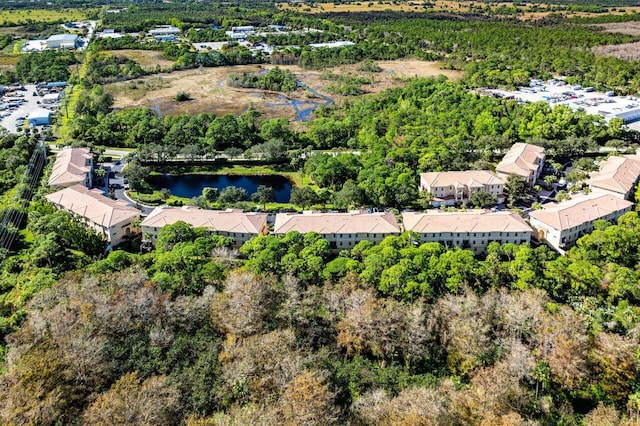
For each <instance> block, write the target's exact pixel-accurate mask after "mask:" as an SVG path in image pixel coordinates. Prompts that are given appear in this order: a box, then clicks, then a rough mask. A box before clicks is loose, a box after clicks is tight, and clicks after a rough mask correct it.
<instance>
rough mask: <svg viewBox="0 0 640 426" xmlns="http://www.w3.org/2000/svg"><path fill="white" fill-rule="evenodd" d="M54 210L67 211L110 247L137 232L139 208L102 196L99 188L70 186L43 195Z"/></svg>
mask: <svg viewBox="0 0 640 426" xmlns="http://www.w3.org/2000/svg"><path fill="white" fill-rule="evenodd" d="M45 198H46V199H47V200H49V202H51V203H52V204H54V205H55V206H56V207H57V208H58V209H61V210H66V211H68V212H71V213H73V214H75V215H77V216H79V217H80V218H82V221H83V222H84V223H85V225H87V226H88V227H89V228H91V229H93V230H94V231H95V232H96V233H97V234H99V235H101V236H102V237H103V238H104V239H105V240H106V241H107V242H109V245H110V246H111V247H114V246H117V245H119V244H121V243H123V242H124V241H126V240H127V239H129V238H130V237H131V236H132V235H134V234H136V233H137V232H138V228H137V227H136V222H137V221H139V220H140V211H139V210H138V209H136V208H134V207H132V206H130V205H128V204H127V203H125V202H124V201H121V200H112V199H111V198H108V197H105V196H104V195H103V193H102V191H100V190H99V189H88V188H86V187H84V186H82V185H74V186H70V187H69V188H65V189H62V190H60V191H58V192H54V193H53V194H49V195H47V196H46V197H45Z"/></svg>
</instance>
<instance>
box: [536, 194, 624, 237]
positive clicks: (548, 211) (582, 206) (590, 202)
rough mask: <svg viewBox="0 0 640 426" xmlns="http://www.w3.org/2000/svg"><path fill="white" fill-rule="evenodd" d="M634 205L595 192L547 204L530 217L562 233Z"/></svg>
mask: <svg viewBox="0 0 640 426" xmlns="http://www.w3.org/2000/svg"><path fill="white" fill-rule="evenodd" d="M632 205H633V203H631V202H630V201H627V200H623V199H622V198H620V197H616V196H614V195H611V194H606V193H602V192H594V193H591V194H589V195H586V196H578V197H575V198H573V199H571V200H568V201H563V202H561V203H556V204H545V205H544V207H543V209H542V210H536V211H533V212H531V213H530V214H529V217H531V218H533V219H536V220H538V221H540V222H542V223H545V224H547V225H549V226H551V227H553V228H554V229H557V230H559V231H562V230H565V229H571V228H574V227H576V226H578V225H581V224H583V223H587V222H592V221H594V220H597V219H600V218H603V217H605V216H607V215H609V214H611V213H614V212H619V211H622V210H624V209H626V208H629V207H631V206H632Z"/></svg>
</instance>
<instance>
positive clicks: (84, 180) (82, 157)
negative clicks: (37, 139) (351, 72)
mask: <svg viewBox="0 0 640 426" xmlns="http://www.w3.org/2000/svg"><path fill="white" fill-rule="evenodd" d="M92 173H93V154H91V152H90V151H89V148H65V149H61V150H60V152H58V155H57V156H56V161H55V163H53V169H52V170H51V174H50V175H49V186H50V187H52V188H66V187H68V186H72V185H75V184H82V185H84V186H86V187H91V182H92V180H91V179H92Z"/></svg>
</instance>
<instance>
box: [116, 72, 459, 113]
mask: <svg viewBox="0 0 640 426" xmlns="http://www.w3.org/2000/svg"><path fill="white" fill-rule="evenodd" d="M377 64H378V66H379V67H380V68H382V71H381V72H379V73H370V72H364V71H359V70H358V69H359V67H360V64H354V65H349V66H343V67H335V68H332V69H330V70H325V71H315V70H306V69H303V68H300V67H298V66H281V68H283V69H288V70H290V71H291V72H293V73H294V74H295V75H296V77H297V78H298V80H299V81H300V83H301V84H302V85H303V86H304V88H300V89H298V90H296V91H295V92H290V93H277V92H269V91H265V90H258V89H238V88H234V87H230V86H228V85H227V78H228V77H229V75H230V74H232V73H236V74H237V73H243V72H259V71H262V70H265V69H271V68H274V67H275V66H274V65H238V66H230V67H217V68H200V69H193V70H186V71H176V72H172V73H167V74H157V75H153V76H149V77H144V78H140V79H136V80H132V81H128V82H120V83H112V84H108V85H106V86H105V88H106V90H107V91H108V92H109V93H111V94H112V95H113V96H114V98H115V103H114V106H115V107H118V108H130V107H137V106H144V107H147V108H151V109H152V110H153V111H155V113H156V114H158V115H160V116H164V115H175V114H198V113H202V112H212V113H215V114H216V115H224V114H227V113H230V114H241V113H243V112H245V111H247V109H248V108H249V106H253V108H255V109H256V110H258V111H260V113H262V116H263V118H276V117H284V118H287V119H289V120H292V121H304V120H306V119H308V118H309V117H310V116H311V111H312V110H313V109H315V108H317V107H318V106H319V105H322V104H324V105H326V104H329V103H331V102H335V103H337V104H338V105H341V104H342V102H343V101H344V100H345V99H346V97H344V96H340V95H335V94H332V93H330V92H329V91H327V86H329V85H330V84H331V83H332V82H331V81H327V80H324V79H322V78H321V75H322V73H323V72H327V71H330V72H332V73H334V74H345V75H347V74H348V75H354V76H355V75H357V76H367V77H368V78H371V79H373V83H372V84H367V85H363V86H362V87H363V89H364V90H365V91H366V92H367V93H377V92H380V91H382V90H384V89H387V88H390V87H397V86H400V85H402V84H404V82H403V80H404V79H405V78H410V77H430V76H437V75H440V74H443V75H445V76H447V77H448V78H449V79H451V80H456V79H458V78H460V77H461V75H462V73H460V72H458V71H451V70H442V69H440V68H439V67H438V64H437V63H435V62H426V61H418V60H399V61H380V62H377ZM178 92H187V93H188V94H189V96H190V97H191V100H190V101H186V102H177V101H175V100H174V96H175V95H176V94H177V93H178Z"/></svg>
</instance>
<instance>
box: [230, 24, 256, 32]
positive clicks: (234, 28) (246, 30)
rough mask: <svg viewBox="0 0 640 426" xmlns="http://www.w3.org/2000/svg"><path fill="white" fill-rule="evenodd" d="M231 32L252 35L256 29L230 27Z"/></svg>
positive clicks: (247, 26) (248, 26)
mask: <svg viewBox="0 0 640 426" xmlns="http://www.w3.org/2000/svg"><path fill="white" fill-rule="evenodd" d="M231 31H232V32H234V33H253V32H255V31H256V28H255V27H253V26H251V25H245V26H242V27H231Z"/></svg>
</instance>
